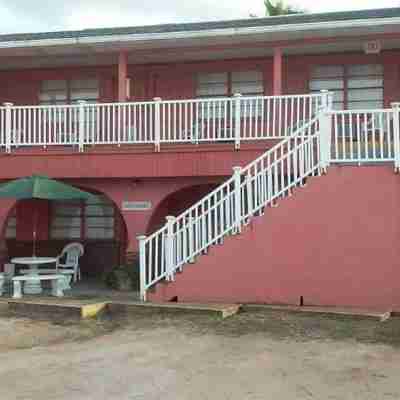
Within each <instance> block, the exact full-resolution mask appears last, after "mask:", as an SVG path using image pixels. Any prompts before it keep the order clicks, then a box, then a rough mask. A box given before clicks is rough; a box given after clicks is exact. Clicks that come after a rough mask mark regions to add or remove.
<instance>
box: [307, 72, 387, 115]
mask: <svg viewBox="0 0 400 400" xmlns="http://www.w3.org/2000/svg"><path fill="white" fill-rule="evenodd" d="M323 89H326V90H329V91H331V92H333V93H334V100H333V107H334V108H335V109H337V110H341V109H344V108H346V109H371V108H380V107H383V67H382V65H379V64H366V65H349V66H340V65H336V66H335V65H329V66H317V67H315V68H314V69H313V70H312V73H311V80H310V91H311V92H319V91H321V90H323Z"/></svg>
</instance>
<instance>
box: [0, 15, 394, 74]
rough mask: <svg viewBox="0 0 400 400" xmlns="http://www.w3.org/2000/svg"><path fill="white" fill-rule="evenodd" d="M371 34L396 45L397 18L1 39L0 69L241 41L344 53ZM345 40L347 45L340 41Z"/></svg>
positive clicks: (145, 57) (227, 52)
mask: <svg viewBox="0 0 400 400" xmlns="http://www.w3.org/2000/svg"><path fill="white" fill-rule="evenodd" d="M374 37H376V38H388V39H387V40H386V39H385V41H386V46H385V47H386V48H387V49H388V48H400V41H399V40H400V17H393V18H376V19H359V20H357V19H355V20H346V21H340V20H339V21H329V22H314V23H304V24H287V25H274V26H255V27H236V28H224V29H208V30H204V29H202V30H189V31H179V32H178V31H177V32H159V33H144V34H137V33H135V34H113V35H102V36H93V35H91V36H90V35H88V36H84V35H77V36H76V37H69V38H45V39H33V40H29V39H28V40H14V41H13V40H11V41H0V57H7V58H8V62H7V60H4V61H5V63H3V60H2V64H4V65H2V66H1V69H5V68H11V67H15V66H13V65H12V64H15V63H16V62H17V59H18V58H24V59H26V58H32V57H34V58H40V57H42V58H43V59H50V58H52V59H53V63H54V65H56V64H57V63H61V62H64V61H63V59H64V58H65V60H66V59H70V63H71V64H82V63H84V64H87V65H92V64H99V63H100V64H112V63H115V61H116V58H115V54H116V53H117V52H119V51H127V52H129V53H130V55H131V58H130V62H133V63H138V64H143V63H149V62H154V63H157V62H170V60H169V57H170V58H172V59H173V60H177V58H176V53H178V54H180V57H178V60H179V59H180V58H182V59H185V60H187V61H190V60H197V59H208V58H209V59H211V58H212V59H214V58H216V59H217V58H218V57H222V56H223V57H225V58H226V57H231V58H234V57H236V56H237V57H243V54H244V53H243V49H244V47H243V46H244V45H246V48H245V49H246V51H247V53H246V56H251V55H253V56H266V55H268V54H271V53H272V50H273V48H274V47H277V46H280V47H284V48H285V53H287V54H296V53H298V51H299V49H300V48H302V49H303V50H302V52H304V53H307V51H308V52H309V53H311V54H312V53H313V52H314V53H315V49H317V48H318V46H319V50H318V51H324V50H325V52H327V51H336V50H337V43H342V47H345V48H346V51H354V50H358V51H362V44H363V42H364V41H365V40H367V38H374ZM345 42H346V43H347V46H346V45H344V43H345ZM335 43H336V47H335ZM321 44H323V47H322V48H321ZM385 47H384V48H385ZM212 49H216V50H217V52H218V54H217V52H216V54H215V55H214V56H211V53H210V52H211V51H212ZM312 49H314V51H313V50H312ZM335 49H336V50H335ZM154 50H162V51H160V52H154ZM182 50H183V51H182ZM174 52H175V53H174ZM168 54H169V56H167V55H168ZM172 54H174V56H173V57H172ZM207 54H209V56H208V57H207ZM57 58H58V60H57ZM14 60H15V61H14ZM21 61H22V60H21ZM50 64H51V63H50ZM50 64H49V65H50Z"/></svg>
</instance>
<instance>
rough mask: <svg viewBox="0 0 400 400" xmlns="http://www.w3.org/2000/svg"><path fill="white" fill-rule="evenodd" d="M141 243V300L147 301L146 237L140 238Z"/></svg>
mask: <svg viewBox="0 0 400 400" xmlns="http://www.w3.org/2000/svg"><path fill="white" fill-rule="evenodd" d="M137 240H138V241H139V273H140V300H142V301H146V291H147V290H146V244H145V240H146V236H143V235H142V236H138V237H137Z"/></svg>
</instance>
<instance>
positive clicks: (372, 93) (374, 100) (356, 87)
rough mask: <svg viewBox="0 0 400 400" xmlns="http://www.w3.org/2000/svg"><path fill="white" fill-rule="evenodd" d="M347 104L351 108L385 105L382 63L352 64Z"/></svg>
mask: <svg viewBox="0 0 400 400" xmlns="http://www.w3.org/2000/svg"><path fill="white" fill-rule="evenodd" d="M347 72H348V73H347V75H348V81H347V86H348V89H347V97H348V100H347V105H348V108H350V109H371V108H382V107H383V67H382V65H352V66H350V67H349V68H348V71H347Z"/></svg>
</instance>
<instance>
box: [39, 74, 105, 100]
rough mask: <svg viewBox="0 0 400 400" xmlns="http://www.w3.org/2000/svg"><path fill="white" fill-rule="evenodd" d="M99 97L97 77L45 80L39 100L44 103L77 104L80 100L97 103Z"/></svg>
mask: <svg viewBox="0 0 400 400" xmlns="http://www.w3.org/2000/svg"><path fill="white" fill-rule="evenodd" d="M98 98H99V81H98V80H97V79H74V80H70V81H67V80H49V81H43V82H42V85H41V88H40V93H39V102H40V104H43V105H57V104H76V103H77V102H78V101H80V100H85V101H87V102H88V103H96V102H97V101H98Z"/></svg>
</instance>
